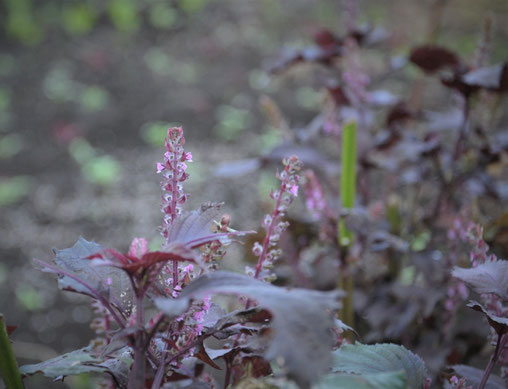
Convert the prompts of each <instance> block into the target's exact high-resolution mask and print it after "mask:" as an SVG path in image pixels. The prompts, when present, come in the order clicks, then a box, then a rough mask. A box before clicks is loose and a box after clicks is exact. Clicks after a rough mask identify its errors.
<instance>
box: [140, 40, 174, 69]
mask: <svg viewBox="0 0 508 389" xmlns="http://www.w3.org/2000/svg"><path fill="white" fill-rule="evenodd" d="M143 59H144V61H145V63H146V65H147V66H148V67H149V68H150V70H151V71H152V72H153V73H155V74H159V75H161V76H167V75H169V74H170V73H171V66H172V60H171V58H170V57H169V55H168V54H166V53H165V52H164V51H162V50H161V49H158V48H156V47H152V48H151V49H149V50H148V51H147V52H146V54H145V56H144V57H143Z"/></svg>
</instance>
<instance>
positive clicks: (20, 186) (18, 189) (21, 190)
mask: <svg viewBox="0 0 508 389" xmlns="http://www.w3.org/2000/svg"><path fill="white" fill-rule="evenodd" d="M30 187H31V178H30V177H29V176H23V175H20V176H14V177H8V178H2V179H1V180H0V207H2V206H6V205H11V204H14V203H15V202H17V201H19V200H20V199H22V198H23V197H24V196H26V195H27V194H28V193H29V191H30Z"/></svg>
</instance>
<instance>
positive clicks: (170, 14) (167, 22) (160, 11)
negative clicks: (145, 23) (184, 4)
mask: <svg viewBox="0 0 508 389" xmlns="http://www.w3.org/2000/svg"><path fill="white" fill-rule="evenodd" d="M148 14H149V19H150V23H151V25H152V26H153V27H155V28H160V29H161V30H166V29H169V28H171V27H173V26H174V25H175V23H176V22H177V20H178V13H177V12H176V10H175V9H174V8H173V7H172V6H171V5H170V4H167V3H163V2H159V3H156V4H153V5H152V6H151V7H150V9H149V13H148Z"/></svg>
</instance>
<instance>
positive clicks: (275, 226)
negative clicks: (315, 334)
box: [247, 156, 302, 281]
mask: <svg viewBox="0 0 508 389" xmlns="http://www.w3.org/2000/svg"><path fill="white" fill-rule="evenodd" d="M282 163H283V164H284V170H283V171H282V172H277V178H278V179H279V180H280V181H281V184H280V187H279V189H278V190H277V191H275V192H274V191H272V192H271V193H270V197H271V198H272V199H274V200H275V207H274V209H273V211H272V213H271V214H267V215H265V218H264V219H263V227H264V229H265V231H266V235H265V239H264V240H263V244H261V243H259V242H256V243H254V246H253V248H252V251H253V253H254V255H255V256H256V257H258V262H257V265H256V268H255V269H250V268H247V274H248V275H252V276H253V277H254V278H259V277H260V276H261V274H262V270H263V269H271V268H272V267H273V262H274V261H275V260H276V259H277V258H279V257H280V255H281V251H280V250H279V249H277V248H276V247H275V246H277V243H278V241H279V239H280V235H281V234H282V233H283V232H284V231H285V230H286V229H287V228H288V226H289V223H288V222H286V221H283V220H281V219H282V217H283V216H284V215H285V214H286V211H287V209H288V207H289V206H290V205H291V203H292V202H293V200H294V199H295V197H296V196H297V195H298V182H299V181H300V176H299V175H298V174H297V173H298V172H299V171H300V169H301V168H302V162H301V161H300V160H299V159H298V157H296V156H292V157H290V158H287V159H286V158H285V159H284V160H283V161H282ZM263 278H264V279H265V280H267V281H270V280H272V279H273V275H265V276H264V277H263Z"/></svg>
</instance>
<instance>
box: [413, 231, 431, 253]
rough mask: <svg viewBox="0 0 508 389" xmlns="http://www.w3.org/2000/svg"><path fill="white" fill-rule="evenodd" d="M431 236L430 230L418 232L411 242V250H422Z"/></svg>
mask: <svg viewBox="0 0 508 389" xmlns="http://www.w3.org/2000/svg"><path fill="white" fill-rule="evenodd" d="M431 238H432V234H431V232H430V231H428V230H425V231H422V232H421V233H420V234H418V235H416V236H415V237H414V239H413V241H412V242H411V250H413V251H423V250H425V248H426V247H427V245H428V244H429V242H430V239H431Z"/></svg>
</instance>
